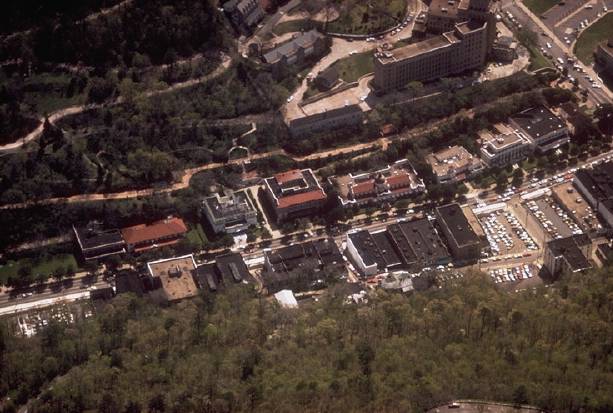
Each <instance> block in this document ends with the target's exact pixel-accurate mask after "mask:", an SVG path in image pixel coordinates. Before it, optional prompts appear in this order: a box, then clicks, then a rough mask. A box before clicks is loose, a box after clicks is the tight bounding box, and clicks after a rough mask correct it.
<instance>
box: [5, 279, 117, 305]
mask: <svg viewBox="0 0 613 413" xmlns="http://www.w3.org/2000/svg"><path fill="white" fill-rule="evenodd" d="M94 286H95V287H96V289H100V288H105V287H108V286H110V284H109V283H108V282H106V281H104V280H102V278H101V277H99V278H95V277H92V276H88V277H84V278H79V279H66V280H63V281H60V282H53V283H49V284H42V285H35V286H32V287H28V288H21V289H18V290H15V291H11V292H10V293H3V294H0V308H2V307H7V306H12V305H15V304H26V303H34V302H36V301H41V300H46V299H49V298H56V297H62V296H65V295H68V294H72V293H77V292H84V291H86V290H87V288H89V287H94Z"/></svg>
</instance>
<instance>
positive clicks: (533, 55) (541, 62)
mask: <svg viewBox="0 0 613 413" xmlns="http://www.w3.org/2000/svg"><path fill="white" fill-rule="evenodd" d="M527 48H528V51H529V52H530V67H529V68H528V69H529V70H533V71H534V70H538V69H542V68H544V67H552V65H551V62H550V61H549V60H548V59H547V58H546V57H545V56H543V54H542V53H541V51H540V50H538V49H537V48H536V47H535V46H527Z"/></svg>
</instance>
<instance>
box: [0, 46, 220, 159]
mask: <svg viewBox="0 0 613 413" xmlns="http://www.w3.org/2000/svg"><path fill="white" fill-rule="evenodd" d="M231 64H232V58H231V57H230V56H228V55H226V54H222V62H221V64H220V65H219V66H218V67H217V68H216V69H215V70H214V71H213V72H211V73H209V74H208V75H205V76H202V77H200V78H197V79H190V80H186V81H185V82H180V83H175V84H174V85H172V86H169V87H167V88H166V89H161V90H152V91H149V92H145V93H142V94H140V95H138V96H137V98H148V97H152V96H156V95H161V94H164V93H169V92H173V91H176V90H179V89H184V88H187V87H191V86H195V85H197V84H200V83H204V82H207V81H209V80H211V79H214V78H216V77H218V76H219V75H221V74H222V73H223V72H225V71H226V70H227V69H228V68H229V67H230V65H231ZM123 101H124V98H123V97H122V96H120V97H118V98H117V99H115V100H114V101H112V102H107V103H103V104H95V105H79V106H71V107H68V108H64V109H60V110H58V111H56V112H53V113H52V114H50V115H49V121H50V122H51V123H54V122H56V121H58V120H60V119H62V118H63V117H66V116H70V115H75V114H78V113H82V112H85V111H87V110H90V109H96V108H101V107H104V106H109V105H117V104H120V103H122V102H123ZM44 120H45V118H44V117H41V118H39V125H38V127H37V128H36V129H34V130H33V131H32V132H30V133H28V134H27V135H26V136H24V137H22V138H19V139H18V140H17V141H15V142H13V143H8V144H6V145H2V146H0V152H5V151H14V150H16V149H19V148H21V147H22V146H24V145H25V144H27V143H28V142H31V141H33V140H35V139H37V138H38V137H39V136H40V135H41V133H42V132H43V124H44Z"/></svg>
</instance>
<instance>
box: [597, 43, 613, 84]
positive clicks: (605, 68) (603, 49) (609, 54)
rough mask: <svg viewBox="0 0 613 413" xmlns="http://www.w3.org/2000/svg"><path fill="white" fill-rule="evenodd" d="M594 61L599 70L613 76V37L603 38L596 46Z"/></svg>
mask: <svg viewBox="0 0 613 413" xmlns="http://www.w3.org/2000/svg"><path fill="white" fill-rule="evenodd" d="M596 63H597V64H598V66H599V68H600V71H602V72H603V73H605V74H607V75H609V76H613V39H609V40H605V41H603V42H602V43H600V44H599V45H598V47H597V48H596Z"/></svg>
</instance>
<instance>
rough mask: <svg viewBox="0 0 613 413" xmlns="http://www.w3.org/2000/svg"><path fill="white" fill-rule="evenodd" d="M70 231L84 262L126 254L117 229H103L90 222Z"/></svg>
mask: <svg viewBox="0 0 613 413" xmlns="http://www.w3.org/2000/svg"><path fill="white" fill-rule="evenodd" d="M72 230H73V232H74V235H75V239H76V241H77V245H78V246H79V250H80V251H81V256H82V257H83V259H84V260H85V261H89V260H95V259H99V258H104V257H108V256H110V255H116V254H122V253H124V252H126V243H125V241H124V240H123V237H122V236H121V232H119V230H117V229H104V228H103V227H102V224H100V223H98V222H90V223H89V224H87V225H86V226H85V227H76V226H74V225H73V227H72Z"/></svg>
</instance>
